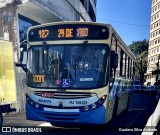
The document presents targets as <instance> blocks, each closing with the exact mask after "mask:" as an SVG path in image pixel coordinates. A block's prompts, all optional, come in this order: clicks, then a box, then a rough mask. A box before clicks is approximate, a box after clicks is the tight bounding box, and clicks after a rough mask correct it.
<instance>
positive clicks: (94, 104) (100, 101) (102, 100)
mask: <svg viewBox="0 0 160 135" xmlns="http://www.w3.org/2000/svg"><path fill="white" fill-rule="evenodd" d="M106 97H107V95H104V96H102V97H101V98H100V99H99V100H98V101H97V102H95V103H93V104H90V105H87V106H84V107H81V108H80V112H84V111H85V112H86V111H90V110H93V109H96V108H99V107H101V106H102V104H103V103H104V102H105V100H106Z"/></svg>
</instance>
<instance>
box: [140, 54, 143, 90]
mask: <svg viewBox="0 0 160 135" xmlns="http://www.w3.org/2000/svg"><path fill="white" fill-rule="evenodd" d="M140 64H141V71H140V79H141V89H142V85H143V71H142V70H143V69H142V57H141V58H140Z"/></svg>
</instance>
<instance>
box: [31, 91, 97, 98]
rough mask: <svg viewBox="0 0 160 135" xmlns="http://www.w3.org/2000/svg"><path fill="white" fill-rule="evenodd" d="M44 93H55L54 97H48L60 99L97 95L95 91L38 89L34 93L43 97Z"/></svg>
mask: <svg viewBox="0 0 160 135" xmlns="http://www.w3.org/2000/svg"><path fill="white" fill-rule="evenodd" d="M44 93H51V94H54V97H47V98H58V99H77V98H88V97H92V96H96V94H95V93H75V92H74V93H73V92H51V91H36V92H35V93H34V94H35V95H37V96H41V97H43V96H42V95H43V94H44Z"/></svg>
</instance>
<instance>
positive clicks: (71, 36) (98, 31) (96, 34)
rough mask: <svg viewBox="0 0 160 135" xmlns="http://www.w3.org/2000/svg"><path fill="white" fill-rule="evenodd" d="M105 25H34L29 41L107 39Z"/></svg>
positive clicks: (107, 34)
mask: <svg viewBox="0 0 160 135" xmlns="http://www.w3.org/2000/svg"><path fill="white" fill-rule="evenodd" d="M108 37H109V30H108V28H107V27H105V26H99V25H87V24H65V25H51V26H44V27H35V28H33V29H31V30H30V31H29V35H28V40H29V42H37V41H52V40H80V39H88V40H89V39H90V40H96V39H108Z"/></svg>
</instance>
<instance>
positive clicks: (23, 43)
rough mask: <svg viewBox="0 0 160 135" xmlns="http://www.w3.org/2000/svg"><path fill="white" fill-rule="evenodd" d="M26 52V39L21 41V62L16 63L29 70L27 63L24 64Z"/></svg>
mask: <svg viewBox="0 0 160 135" xmlns="http://www.w3.org/2000/svg"><path fill="white" fill-rule="evenodd" d="M24 52H27V41H26V40H24V41H23V42H21V43H20V58H19V62H18V63H16V64H15V65H16V66H17V67H22V69H23V70H24V71H25V72H27V67H26V64H22V62H23V58H24Z"/></svg>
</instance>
